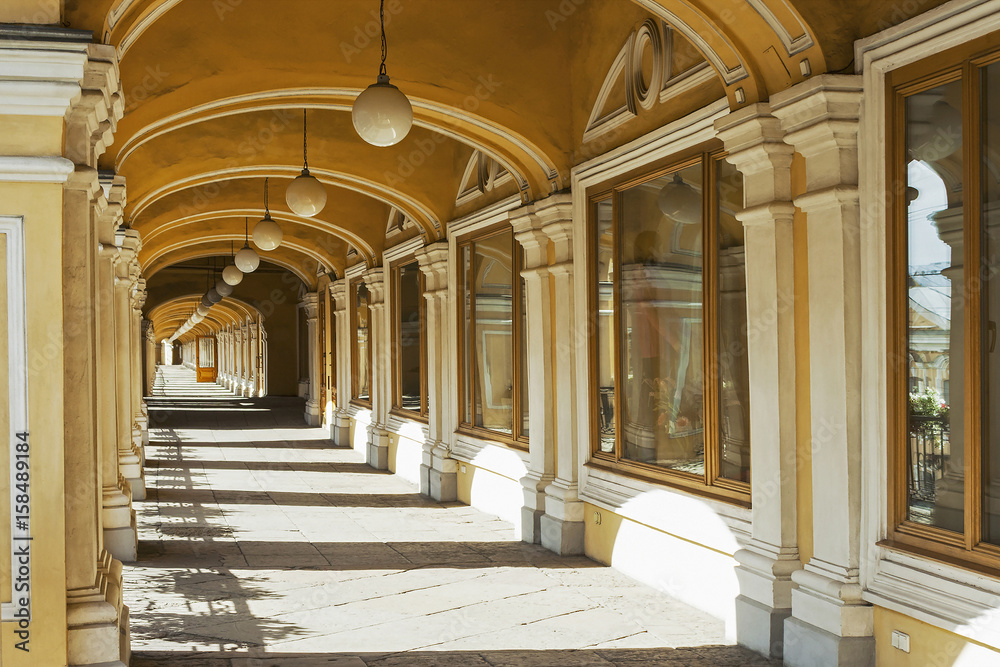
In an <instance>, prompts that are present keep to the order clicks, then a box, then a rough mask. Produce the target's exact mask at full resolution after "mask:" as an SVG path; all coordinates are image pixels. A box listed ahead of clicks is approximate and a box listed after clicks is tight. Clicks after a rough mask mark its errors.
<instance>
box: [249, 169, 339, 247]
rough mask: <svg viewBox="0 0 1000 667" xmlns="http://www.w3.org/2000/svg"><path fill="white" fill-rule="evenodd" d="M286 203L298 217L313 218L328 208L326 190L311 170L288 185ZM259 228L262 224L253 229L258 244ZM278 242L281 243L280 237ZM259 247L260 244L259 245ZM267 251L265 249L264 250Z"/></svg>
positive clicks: (304, 172) (254, 238)
mask: <svg viewBox="0 0 1000 667" xmlns="http://www.w3.org/2000/svg"><path fill="white" fill-rule="evenodd" d="M285 203H287V204H288V208H290V209H292V212H293V213H295V214H296V215H301V216H302V217H304V218H311V217H313V216H314V215H316V214H317V213H319V212H320V211H322V210H323V207H324V206H326V188H324V187H323V184H322V183H320V182H319V181H318V180H317V179H316V177H315V176H313V175H312V174H310V173H309V170H307V169H303V170H302V173H301V174H299V175H298V176H296V177H295V180H294V181H292V182H291V183H290V184H289V185H288V189H287V190H285ZM276 226H277V225H276ZM258 227H260V224H258V225H257V227H254V228H253V240H254V243H257V228H258ZM278 240H279V242H280V240H281V237H280V235H279V237H278ZM257 245H258V246H259V245H260V244H259V243H257ZM267 249H268V248H264V250H267Z"/></svg>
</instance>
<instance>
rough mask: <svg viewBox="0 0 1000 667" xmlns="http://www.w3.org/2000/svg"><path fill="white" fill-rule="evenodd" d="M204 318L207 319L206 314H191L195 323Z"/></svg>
mask: <svg viewBox="0 0 1000 667" xmlns="http://www.w3.org/2000/svg"><path fill="white" fill-rule="evenodd" d="M203 319H205V316H204V315H199V314H198V313H195V314H194V315H192V316H191V321H192V322H193V323H195V324H198V322H201V321H202V320H203Z"/></svg>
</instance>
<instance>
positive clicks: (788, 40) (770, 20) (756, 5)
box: [747, 0, 815, 57]
mask: <svg viewBox="0 0 1000 667" xmlns="http://www.w3.org/2000/svg"><path fill="white" fill-rule="evenodd" d="M777 1H778V2H782V4H784V5H785V6H786V7H788V8H789V13H790V14H791V15H792V16H793V17H795V21H796V23H798V28H799V29H800V30H801V31H802V34H800V35H797V36H795V37H793V36H792V33H791V32H789V30H788V28H787V27H786V26H785V24H783V23H782V22H781V20H780V19H779V18H778V17H777V16H775V15H774V12H773V11H771V8H770V7H769V6H768V4H767V2H765V1H764V0H747V4H748V5H750V6H751V7H753V9H754V11H755V12H757V13H758V14H760V17H761V18H762V19H764V21H765V22H766V23H767V25H768V26H769V27H770V28H771V30H773V31H774V34H775V35H777V36H778V39H780V40H781V43H782V44H783V45H784V47H785V51H786V52H787V53H788V56H789V57H791V56H794V55H795V54H797V53H802V52H803V51H805V50H806V49H808V48H809V47H811V46H812V45H813V44H814V43H815V42H813V38H812V35H810V34H809V29H808V28H807V27H806V25H805V24H804V23H803V22H802V19H800V18H799V15H798V12H796V11H795V8H794V7H791V5H790V3H788V2H787V1H786V0H777Z"/></svg>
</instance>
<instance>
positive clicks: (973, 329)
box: [880, 34, 1000, 577]
mask: <svg viewBox="0 0 1000 667" xmlns="http://www.w3.org/2000/svg"><path fill="white" fill-rule="evenodd" d="M996 39H997V35H996V34H994V35H989V36H986V37H981V38H978V39H975V40H972V41H970V42H968V43H967V44H963V45H961V46H957V47H954V48H952V49H948V50H946V51H944V52H942V53H940V54H937V55H935V56H934V57H933V58H926V59H924V60H921V61H918V62H915V63H912V64H910V65H906V66H904V67H900V68H898V69H896V70H893V71H891V72H889V73H888V74H887V76H886V84H885V85H886V101H887V104H886V138H887V141H886V167H887V174H886V175H887V179H886V182H887V192H886V197H887V201H888V202H889V205H888V211H889V213H888V220H887V225H886V266H887V273H886V301H887V303H886V320H887V321H886V334H887V341H886V375H887V380H888V382H887V388H886V396H887V406H886V407H887V431H888V451H887V470H888V475H887V477H888V480H887V481H888V489H887V491H888V493H887V501H888V502H887V514H888V516H887V519H888V538H887V539H886V540H883V541H882V542H880V545H882V546H888V547H892V548H897V549H900V550H902V551H907V552H910V553H913V554H916V555H920V556H925V557H930V558H934V559H936V560H941V561H943V562H946V563H949V564H951V565H955V566H958V567H962V568H965V569H971V570H974V571H976V572H978V573H983V574H987V575H990V576H993V577H1000V546H997V545H994V544H989V543H985V542H983V541H982V536H983V490H982V487H983V479H982V463H983V458H984V450H983V421H982V416H983V415H982V400H981V399H982V392H983V388H982V368H981V361H982V329H981V327H982V305H981V304H982V290H981V280H980V275H981V273H980V272H981V271H982V267H981V262H982V255H981V246H980V241H981V238H982V220H981V217H982V216H981V214H982V197H981V194H982V193H981V182H980V176H981V171H980V166H981V163H982V140H981V120H982V97H981V94H980V86H981V82H980V78H979V76H978V73H979V72H980V70H981V69H982V68H985V67H986V66H987V65H991V64H994V63H997V62H1000V48H998V47H997V46H996V44H997V41H996ZM955 81H960V82H961V85H962V107H963V108H962V150H963V173H962V177H963V184H962V189H963V192H962V208H963V212H962V215H963V224H964V227H963V234H964V237H965V238H964V241H963V244H964V245H963V282H964V285H963V288H964V289H963V295H962V296H963V298H964V299H965V301H966V303H967V304H979V305H978V306H977V307H974V308H968V307H967V308H963V313H964V317H965V319H964V326H965V330H964V342H963V357H964V359H963V361H964V367H963V369H962V370H963V373H964V379H963V390H964V392H965V396H964V401H965V406H964V420H963V431H964V433H963V439H964V464H965V476H964V486H963V493H964V507H963V519H964V526H963V532H962V533H961V534H959V533H955V532H952V531H949V530H946V529H943V528H938V527H935V526H927V525H923V524H918V523H915V522H912V521H909V520H907V507H908V498H907V495H908V487H907V476H906V466H907V447H908V439H909V419H908V415H909V409H908V405H909V403H908V396H909V366H908V363H907V351H908V348H909V346H908V339H907V325H908V317H907V308H908V303H909V295H908V292H907V279H906V278H907V275H908V266H907V224H908V219H907V213H908V211H907V200H906V193H905V189H906V183H907V179H906V153H905V151H906V125H905V101H906V98H907V97H908V96H910V95H913V94H916V93H919V92H922V91H925V90H928V89H930V88H934V87H936V86H939V85H942V84H945V83H952V82H955Z"/></svg>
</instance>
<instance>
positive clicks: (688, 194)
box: [658, 174, 701, 225]
mask: <svg viewBox="0 0 1000 667" xmlns="http://www.w3.org/2000/svg"><path fill="white" fill-rule="evenodd" d="M658 203H659V205H660V211H662V212H663V215H665V216H667V217H668V218H670V219H671V220H673V221H674V222H678V223H680V224H682V225H694V224H698V223H700V222H701V194H699V193H698V191H697V190H695V189H694V188H693V187H691V186H690V185H688V184H687V183H685V182H684V179H683V178H681V175H680V174H674V179H673V180H672V181H671V182H669V183H667V184H666V185H664V186H663V189H661V190H660V196H659V199H658Z"/></svg>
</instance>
